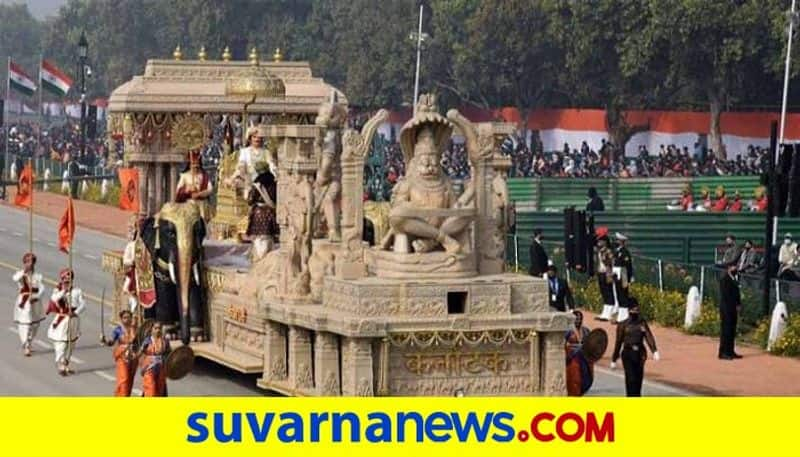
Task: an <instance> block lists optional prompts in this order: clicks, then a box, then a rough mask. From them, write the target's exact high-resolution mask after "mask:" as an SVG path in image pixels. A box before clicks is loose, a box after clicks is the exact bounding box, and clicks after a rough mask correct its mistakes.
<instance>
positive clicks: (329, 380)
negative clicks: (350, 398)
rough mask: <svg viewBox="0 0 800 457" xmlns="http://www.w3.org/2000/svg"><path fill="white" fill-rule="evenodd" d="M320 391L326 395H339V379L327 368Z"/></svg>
mask: <svg viewBox="0 0 800 457" xmlns="http://www.w3.org/2000/svg"><path fill="white" fill-rule="evenodd" d="M321 393H322V395H324V396H328V397H331V396H335V395H339V380H338V379H337V378H336V375H335V374H334V373H333V372H332V371H331V370H327V371H326V372H325V377H324V381H323V382H322V392H321Z"/></svg>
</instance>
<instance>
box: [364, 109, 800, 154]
mask: <svg viewBox="0 0 800 457" xmlns="http://www.w3.org/2000/svg"><path fill="white" fill-rule="evenodd" d="M461 112H462V114H464V115H465V116H466V117H467V118H468V119H470V120H471V121H473V122H488V121H504V122H513V123H516V124H519V120H520V117H519V114H518V113H517V110H516V109H513V108H503V109H497V110H480V109H474V108H468V109H464V110H462V111H461ZM410 117H411V111H410V110H405V111H395V112H392V113H390V116H389V119H388V121H387V122H386V123H385V124H383V125H382V126H381V127H380V128H379V129H378V132H379V133H381V134H383V135H385V136H386V137H387V138H389V136H390V134H391V132H392V130H394V134H395V136H399V133H400V128H401V127H402V125H403V124H404V123H405V122H406V121H407V120H408V119H409V118H410ZM625 117H626V121H627V122H628V125H630V126H640V125H641V126H647V130H645V131H643V132H640V133H637V134H635V135H633V137H631V139H630V141H628V144H627V145H626V147H625V153H626V155H628V156H635V155H637V154H638V151H639V146H641V145H644V146H646V147H647V150H648V151H650V154H658V151H659V149H660V147H661V145H664V146H665V147H666V146H668V145H671V144H674V145H675V146H677V147H679V148H681V149H682V148H684V147H687V148H688V149H689V153H690V154H692V153H693V152H694V145H695V142H698V141H699V142H700V143H701V145H704V146H708V143H707V136H708V132H709V127H710V124H711V115H710V113H708V112H696V111H627V112H625ZM777 120H780V114H779V113H772V112H726V113H722V116H721V118H720V130H721V133H722V142H723V144H724V145H725V149H726V152H727V156H728V158H735V157H736V155H737V154H743V153H745V152H746V151H747V147H748V146H749V145H753V146H762V147H767V146H769V133H770V124H771V122H772V121H777ZM527 127H528V129H529V130H531V131H536V132H538V133H539V137H540V138H541V140H542V144H543V146H544V150H545V151H561V150H563V149H564V144H565V143H566V144H568V145H569V148H570V149H577V150H580V147H581V143H582V142H584V141H586V143H587V144H588V145H589V147H591V148H592V149H594V150H598V149H599V148H600V146H601V145H602V142H603V140H608V138H609V134H608V124H607V120H606V112H605V110H599V109H541V110H536V111H533V112H532V113H531V114H530V116H529V117H528V122H527ZM785 141H800V113H798V114H788V115H787V119H786V132H785Z"/></svg>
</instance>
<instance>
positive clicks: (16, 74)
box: [8, 60, 36, 95]
mask: <svg viewBox="0 0 800 457" xmlns="http://www.w3.org/2000/svg"><path fill="white" fill-rule="evenodd" d="M8 87H10V88H12V89H14V90H16V91H18V92H21V93H23V94H25V95H33V93H34V92H36V83H35V82H33V80H32V79H31V77H30V76H28V75H27V74H26V73H25V70H23V69H22V67H20V66H19V65H17V64H15V63H14V62H12V61H10V60H9V61H8Z"/></svg>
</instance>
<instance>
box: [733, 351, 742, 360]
mask: <svg viewBox="0 0 800 457" xmlns="http://www.w3.org/2000/svg"><path fill="white" fill-rule="evenodd" d="M733 358H734V359H741V358H743V357H742V356H741V355H739V354H737V353H735V352H734V353H733Z"/></svg>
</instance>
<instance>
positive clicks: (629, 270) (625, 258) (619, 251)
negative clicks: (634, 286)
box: [614, 232, 633, 322]
mask: <svg viewBox="0 0 800 457" xmlns="http://www.w3.org/2000/svg"><path fill="white" fill-rule="evenodd" d="M614 237H615V238H616V239H617V247H616V248H615V249H614V267H615V268H614V272H615V273H616V277H615V279H614V286H615V287H616V288H617V289H616V290H617V302H618V304H619V310H618V312H617V322H622V321H624V320H625V319H627V318H628V296H629V295H630V285H631V283H632V282H633V261H632V260H631V253H630V251H628V248H627V247H626V245H627V243H628V237H627V236H625V235H623V234H622V233H619V232H617V233H616V234H615V235H614Z"/></svg>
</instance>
